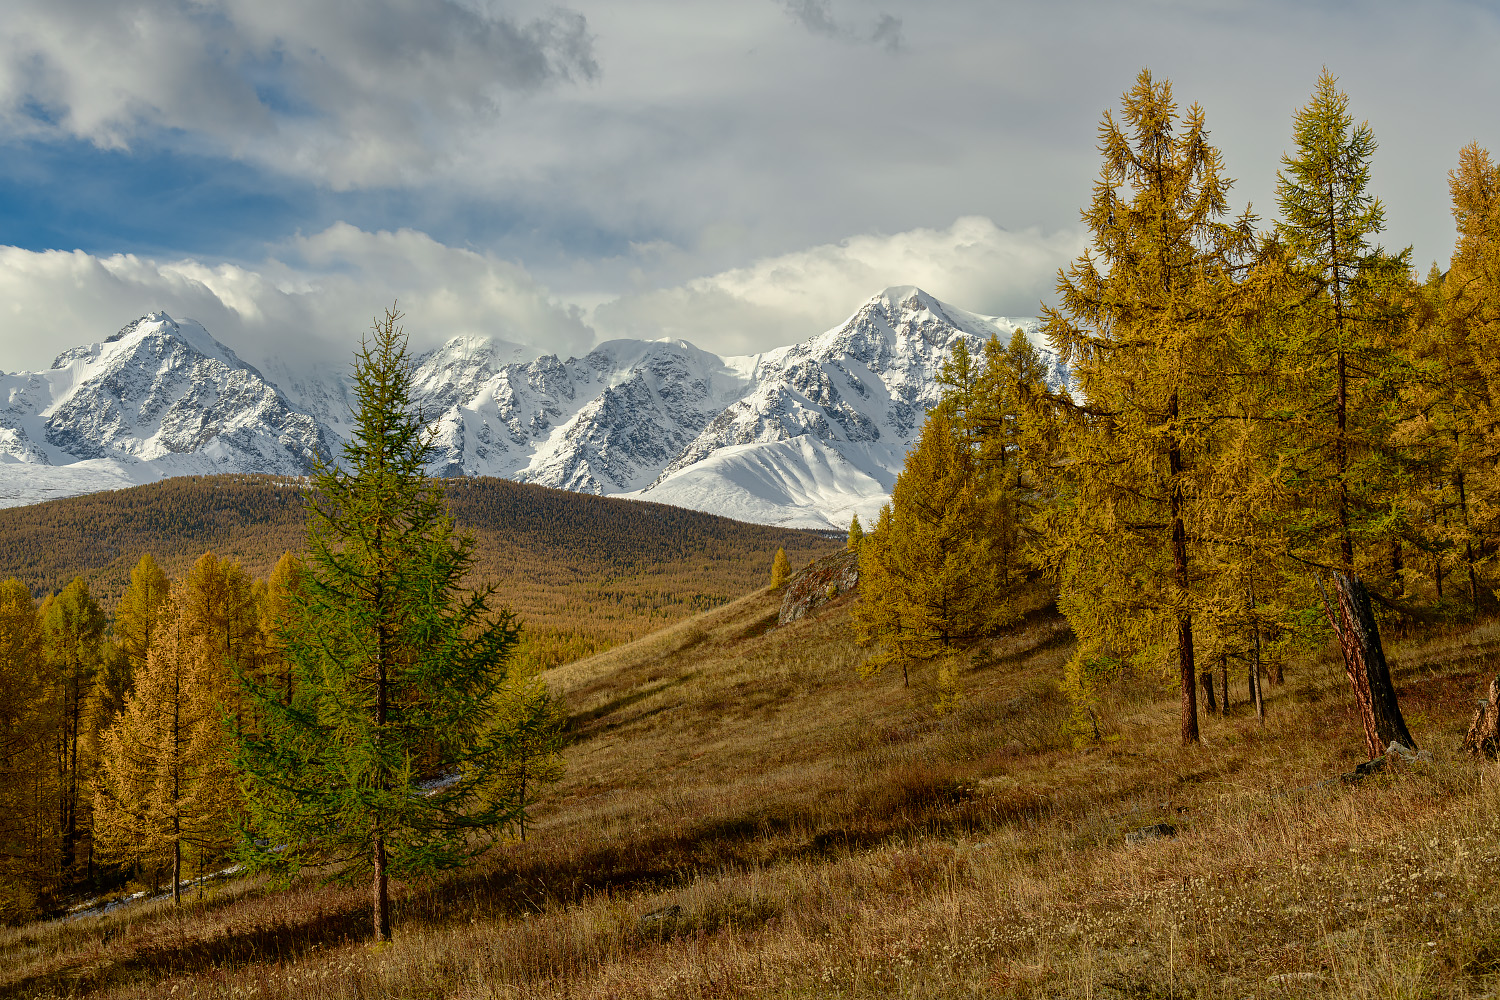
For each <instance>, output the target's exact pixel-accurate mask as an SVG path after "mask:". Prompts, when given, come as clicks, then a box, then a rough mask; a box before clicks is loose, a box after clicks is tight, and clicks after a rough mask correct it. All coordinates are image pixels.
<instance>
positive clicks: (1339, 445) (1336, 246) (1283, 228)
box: [1276, 69, 1408, 572]
mask: <svg viewBox="0 0 1500 1000" xmlns="http://www.w3.org/2000/svg"><path fill="white" fill-rule="evenodd" d="M1292 141H1293V143H1294V144H1295V146H1296V149H1295V151H1294V152H1291V153H1288V154H1286V155H1285V156H1283V157H1282V169H1281V170H1280V171H1279V172H1278V174H1277V185H1276V196H1277V204H1278V206H1279V209H1280V213H1281V218H1280V220H1279V222H1278V223H1277V226H1276V232H1277V235H1278V237H1279V238H1280V239H1281V240H1282V241H1283V242H1284V243H1285V245H1286V246H1287V248H1288V249H1289V250H1290V252H1291V255H1292V257H1293V259H1294V261H1295V262H1296V264H1297V265H1298V267H1299V270H1300V272H1301V274H1302V276H1303V277H1304V278H1305V282H1304V288H1303V290H1302V291H1301V293H1300V296H1299V298H1300V302H1299V306H1298V309H1297V318H1296V321H1295V322H1292V323H1289V324H1288V325H1287V327H1286V333H1287V334H1288V336H1290V337H1292V338H1294V343H1293V345H1292V346H1291V354H1292V355H1293V356H1294V359H1295V363H1293V364H1291V365H1288V367H1287V369H1286V370H1285V375H1286V378H1285V379H1284V380H1283V384H1282V386H1281V391H1282V392H1283V393H1285V394H1287V395H1288V397H1289V398H1290V400H1291V407H1290V410H1291V412H1292V414H1293V415H1294V416H1295V418H1296V419H1295V422H1294V423H1293V425H1292V427H1291V428H1289V432H1288V433H1287V435H1286V439H1287V441H1288V443H1289V447H1288V455H1289V457H1291V458H1293V459H1294V460H1293V461H1291V462H1289V463H1287V465H1286V470H1287V474H1288V477H1289V479H1288V482H1289V485H1290V486H1291V487H1292V488H1293V489H1295V490H1296V491H1297V493H1298V494H1299V496H1300V497H1301V502H1300V504H1299V505H1298V512H1299V522H1300V523H1298V524H1297V525H1296V526H1295V530H1296V533H1297V534H1298V535H1300V538H1294V539H1293V541H1294V543H1295V544H1296V546H1297V549H1298V550H1299V551H1298V554H1299V556H1300V557H1302V558H1304V559H1309V560H1312V561H1314V562H1323V563H1325V564H1327V563H1332V564H1335V565H1338V566H1340V567H1342V568H1343V570H1344V571H1345V572H1353V571H1354V570H1355V569H1356V568H1357V567H1356V561H1357V560H1356V557H1357V550H1358V549H1359V548H1360V547H1361V543H1364V544H1366V545H1373V544H1374V543H1375V542H1376V541H1377V540H1378V539H1379V538H1380V537H1381V536H1382V533H1383V532H1387V531H1388V530H1389V527H1390V518H1389V514H1390V502H1389V497H1390V485H1391V484H1390V478H1391V476H1392V475H1393V473H1394V470H1393V469H1392V468H1391V467H1390V464H1389V462H1388V458H1389V455H1388V453H1387V452H1386V451H1385V449H1383V447H1382V446H1383V444H1384V442H1385V441H1387V440H1388V439H1389V436H1390V427H1389V425H1388V423H1387V417H1388V415H1389V413H1390V408H1389V407H1388V406H1387V405H1385V404H1386V403H1387V402H1388V400H1389V398H1390V396H1391V394H1392V391H1393V386H1394V384H1395V383H1397V382H1398V381H1399V379H1400V378H1401V375H1400V373H1399V371H1398V369H1399V367H1400V365H1399V358H1398V357H1397V356H1396V354H1395V352H1394V351H1393V344H1392V342H1391V337H1390V334H1391V322H1392V318H1391V316H1390V310H1389V305H1390V295H1389V291H1390V286H1391V284H1392V283H1393V282H1399V281H1400V280H1402V279H1403V278H1404V277H1405V276H1406V273H1407V270H1408V268H1407V263H1406V259H1405V255H1404V254H1403V255H1400V256H1392V255H1390V254H1387V253H1386V252H1385V250H1384V249H1383V248H1382V247H1380V246H1379V245H1377V244H1374V243H1373V242H1372V241H1373V240H1374V239H1375V238H1376V237H1377V236H1378V235H1379V234H1380V232H1381V231H1382V230H1383V229H1384V226H1385V210H1384V207H1383V206H1382V205H1381V203H1380V200H1379V199H1378V198H1376V197H1375V196H1374V195H1372V194H1371V193H1370V191H1369V185H1370V164H1371V158H1372V157H1373V155H1374V152H1375V146H1376V144H1375V135H1374V132H1373V131H1372V130H1371V129H1370V127H1369V124H1368V123H1363V122H1362V123H1360V124H1358V125H1356V124H1355V122H1354V116H1353V115H1352V114H1351V112H1350V111H1349V99H1348V96H1347V95H1346V94H1345V93H1344V92H1343V91H1341V90H1339V89H1338V81H1337V80H1336V79H1335V78H1334V77H1333V75H1332V74H1330V73H1329V72H1328V71H1327V70H1326V69H1325V70H1324V71H1323V73H1322V75H1320V76H1319V77H1318V81H1317V84H1316V86H1315V87H1314V89H1313V94H1312V98H1311V100H1310V101H1309V102H1308V104H1307V105H1306V106H1305V107H1303V108H1302V109H1300V110H1299V111H1298V112H1297V116H1296V119H1295V122H1294V124H1293V129H1292ZM1382 494H1384V495H1382Z"/></svg>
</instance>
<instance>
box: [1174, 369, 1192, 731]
mask: <svg viewBox="0 0 1500 1000" xmlns="http://www.w3.org/2000/svg"><path fill="white" fill-rule="evenodd" d="M1177 408H1178V399H1177V393H1176V392H1175V391H1174V392H1173V393H1172V398H1171V400H1170V401H1169V403H1168V414H1169V416H1170V417H1171V419H1172V422H1173V424H1174V425H1175V423H1176V421H1177ZM1174 433H1175V431H1174ZM1167 464H1168V466H1169V467H1170V471H1171V475H1172V499H1171V504H1172V569H1173V575H1174V576H1175V578H1176V583H1177V592H1178V594H1179V595H1180V596H1181V597H1182V598H1183V599H1184V600H1185V599H1186V598H1187V591H1188V551H1187V526H1186V525H1185V524H1183V522H1182V472H1183V468H1182V449H1181V448H1180V447H1179V446H1178V444H1177V442H1176V440H1173V441H1172V443H1171V444H1170V446H1169V447H1168V448H1167ZM1177 666H1178V669H1179V670H1181V672H1182V679H1181V692H1182V745H1183V746H1188V745H1190V744H1193V743H1197V742H1198V685H1197V683H1196V681H1197V678H1196V677H1195V676H1194V673H1195V672H1196V670H1195V666H1194V664H1193V616H1192V613H1191V612H1187V611H1183V612H1180V613H1179V617H1178V619H1177Z"/></svg>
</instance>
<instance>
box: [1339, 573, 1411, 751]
mask: <svg viewBox="0 0 1500 1000" xmlns="http://www.w3.org/2000/svg"><path fill="white" fill-rule="evenodd" d="M1333 582H1334V587H1335V589H1336V590H1337V592H1338V605H1339V610H1338V620H1337V622H1335V621H1334V618H1333V612H1332V609H1331V608H1327V607H1326V606H1325V610H1327V611H1328V613H1329V622H1330V624H1333V626H1334V634H1335V635H1337V636H1338V637H1339V648H1340V649H1341V650H1342V651H1343V654H1344V671H1345V673H1346V674H1348V676H1349V684H1350V686H1351V687H1352V688H1353V689H1354V700H1355V701H1356V702H1358V703H1359V709H1360V718H1361V720H1362V721H1363V722H1364V727H1365V748H1366V749H1367V750H1368V751H1369V752H1370V758H1371V759H1372V760H1373V759H1374V758H1376V757H1379V756H1381V755H1382V754H1384V753H1385V749H1386V747H1388V746H1389V745H1390V744H1392V743H1400V744H1401V745H1402V746H1405V747H1408V748H1410V749H1412V750H1415V749H1417V742H1416V740H1414V739H1412V737H1411V733H1410V732H1409V731H1408V730H1407V728H1406V720H1405V719H1404V718H1402V716H1401V707H1400V705H1399V704H1397V702H1396V689H1395V687H1394V686H1393V685H1392V684H1391V672H1390V667H1389V666H1388V665H1387V664H1386V661H1385V650H1384V649H1383V648H1382V647H1381V645H1380V628H1379V626H1378V625H1376V623H1375V612H1374V610H1373V609H1372V608H1371V607H1370V595H1369V593H1368V592H1367V591H1366V590H1365V585H1364V584H1363V583H1361V582H1360V580H1359V577H1357V576H1354V575H1352V574H1350V575H1347V576H1346V575H1345V574H1343V573H1335V574H1334V575H1333ZM1321 585H1322V584H1321V582H1320V583H1319V586H1321ZM1325 601H1326V595H1325Z"/></svg>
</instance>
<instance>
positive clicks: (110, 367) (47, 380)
mask: <svg viewBox="0 0 1500 1000" xmlns="http://www.w3.org/2000/svg"><path fill="white" fill-rule="evenodd" d="M319 453H326V444H325V441H324V437H323V432H322V429H321V428H320V427H319V426H318V424H317V423H316V422H315V421H314V420H313V419H312V418H311V417H309V416H308V415H307V414H305V413H299V412H297V411H296V410H294V409H293V408H292V406H291V405H290V403H289V402H288V401H287V399H286V397H285V396H284V395H282V393H281V391H280V390H279V389H277V388H276V386H275V385H273V384H271V383H270V382H269V381H267V380H266V379H265V378H264V377H263V376H262V375H261V373H260V372H258V371H257V370H256V369H254V368H253V367H251V366H249V365H247V364H245V363H244V362H242V361H241V360H240V359H239V358H238V357H236V356H235V354H234V352H233V351H231V350H229V349H228V348H227V347H225V346H224V345H222V344H220V343H219V342H218V341H216V340H214V339H213V337H211V336H209V334H208V331H207V330H204V329H203V327H201V326H199V325H198V324H197V323H194V322H192V321H190V320H189V321H185V322H183V323H178V322H176V321H175V320H173V319H172V318H171V317H170V316H168V315H166V314H165V313H153V314H151V315H150V316H146V317H143V318H142V319H139V320H136V321H135V322H134V323H131V324H130V325H129V326H127V327H125V328H124V329H123V330H121V331H120V332H119V333H117V334H115V335H114V336H112V337H110V338H109V339H107V340H105V341H103V342H101V343H97V344H92V345H89V346H86V347H76V348H73V349H72V350H69V351H65V352H63V354H61V355H59V356H58V358H57V360H56V361H54V362H53V364H52V367H51V368H50V369H49V370H47V371H45V372H19V373H16V374H11V375H0V462H14V463H27V464H33V465H53V466H60V465H73V464H75V463H77V462H80V461H98V460H107V461H113V462H115V463H119V464H120V467H121V468H122V469H125V468H128V467H131V466H134V465H137V464H140V463H149V464H150V465H151V466H152V467H153V473H154V474H148V473H141V474H139V475H135V474H130V473H125V474H126V475H128V476H129V478H131V479H139V478H140V477H141V476H146V477H147V480H148V481H149V479H151V478H157V477H159V476H161V475H183V474H189V473H200V474H203V473H213V472H273V473H297V472H301V471H302V470H303V469H304V468H306V466H307V464H308V462H309V461H310V460H311V458H312V456H313V455H315V454H319ZM104 468H106V467H105V466H98V467H97V469H99V470H102V469H104ZM80 471H81V470H80ZM101 474H103V473H102V472H101Z"/></svg>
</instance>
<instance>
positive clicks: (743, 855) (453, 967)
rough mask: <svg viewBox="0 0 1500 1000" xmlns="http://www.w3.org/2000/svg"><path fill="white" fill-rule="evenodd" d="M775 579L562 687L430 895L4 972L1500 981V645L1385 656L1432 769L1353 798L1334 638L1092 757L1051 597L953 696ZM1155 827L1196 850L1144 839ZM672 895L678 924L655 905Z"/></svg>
mask: <svg viewBox="0 0 1500 1000" xmlns="http://www.w3.org/2000/svg"><path fill="white" fill-rule="evenodd" d="M778 599H779V598H778V595H775V594H770V593H765V592H762V593H759V594H755V595H751V596H750V597H748V598H746V599H744V600H741V601H739V602H736V603H734V604H731V605H729V606H726V607H724V608H720V609H717V610H715V611H713V612H710V613H708V614H707V615H704V616H700V617H699V618H696V619H693V620H690V621H687V622H683V623H680V624H678V625H674V626H671V627H669V628H668V629H665V630H663V631H661V632H659V633H656V634H654V635H652V636H649V637H647V638H646V639H644V640H641V641H639V642H637V643H634V644H632V645H630V646H625V647H619V648H616V649H613V650H611V651H609V652H606V653H604V654H601V655H600V656H597V657H594V658H592V659H590V660H584V661H580V662H577V663H573V664H570V665H568V666H565V667H562V668H559V669H557V670H555V671H552V672H551V673H550V674H549V678H550V680H551V682H552V683H553V685H554V687H555V688H556V689H557V690H558V691H559V693H561V694H562V695H563V696H564V697H565V699H566V700H567V703H568V705H569V708H570V711H571V714H572V724H571V738H572V743H571V745H570V747H569V750H568V764H569V770H568V774H567V777H566V778H565V779H564V781H563V782H562V784H561V785H560V786H558V788H557V789H556V790H555V794H554V796H553V798H552V799H551V801H550V802H549V804H548V805H547V806H546V807H545V808H544V809H543V810H542V813H541V815H539V817H538V822H537V825H536V826H535V828H534V829H533V830H532V832H531V833H530V835H529V838H528V840H527V841H526V842H525V843H510V844H508V845H505V846H504V847H503V848H500V849H497V850H496V851H494V852H492V854H491V855H490V856H489V857H488V858H486V859H485V861H484V862H483V863H482V864H480V865H478V866H476V867H475V868H473V869H472V870H469V871H466V872H462V873H457V874H455V875H453V876H451V877H449V878H448V879H446V880H444V881H442V882H439V883H436V884H433V885H428V886H417V887H407V888H406V889H405V890H404V891H403V892H402V893H401V894H400V896H399V901H398V903H397V907H396V914H395V917H396V938H395V940H394V942H392V943H391V944H389V945H387V946H383V947H380V948H372V947H371V946H369V945H368V944H366V943H365V939H366V935H367V924H368V922H369V920H368V915H367V907H368V901H367V898H366V897H367V893H366V892H365V891H364V890H363V888H362V887H352V888H340V887H319V886H317V885H312V884H308V885H304V886H301V887H298V888H294V889H292V890H290V891H287V892H281V893H278V892H270V891H267V890H265V889H263V888H259V887H254V886H248V885H239V886H229V887H226V888H223V889H220V890H216V891H215V892H214V894H213V895H211V897H210V898H208V899H206V900H205V901H203V902H202V903H198V902H196V901H194V902H192V903H190V905H189V906H187V907H185V909H184V912H183V913H182V914H180V915H179V914H174V913H172V912H171V909H170V907H169V906H164V905H162V904H150V905H148V906H144V907H138V908H136V909H134V910H129V909H127V910H122V911H120V912H118V913H114V914H110V915H107V916H104V917H95V918H85V919H82V920H78V921H75V922H72V923H54V924H49V925H40V926H32V927H26V928H16V929H11V930H8V931H4V932H0V990H7V991H9V992H10V993H14V994H19V995H47V994H56V995H69V994H82V993H96V994H99V995H105V996H118V997H139V998H151V1000H164V998H168V997H184V996H214V997H230V996H266V997H286V998H298V1000H303V998H306V1000H316V998H354V997H466V998H467V997H524V998H533V997H534V998H554V997H736V998H741V997H791V996H805V997H814V996H818V997H822V996H844V997H879V996H910V997H975V996H1037V997H1127V996H1128V997H1174V996H1175V997H1190V996H1202V997H1226V998H1227V997H1303V996H1340V997H1345V996H1347V997H1370V998H1376V997H1379V998H1397V997H1480V996H1486V995H1493V994H1494V993H1495V992H1496V991H1497V990H1500V927H1497V926H1496V923H1497V921H1496V916H1495V915H1496V913H1500V888H1497V887H1496V885H1495V881H1496V880H1495V878H1494V872H1495V871H1496V870H1500V808H1497V806H1500V780H1497V779H1500V774H1497V772H1496V770H1495V767H1494V765H1490V764H1485V765H1478V764H1475V763H1474V762H1472V761H1470V760H1468V759H1466V758H1462V757H1459V756H1457V755H1456V753H1455V750H1454V748H1455V747H1456V746H1457V744H1458V742H1459V739H1460V738H1461V735H1462V730H1463V728H1464V726H1465V725H1466V724H1467V722H1468V718H1469V714H1470V712H1471V710H1472V699H1473V697H1475V696H1476V693H1478V692H1479V691H1480V689H1481V688H1482V687H1483V686H1484V685H1485V684H1487V683H1488V680H1489V677H1490V676H1492V675H1493V673H1494V672H1495V671H1496V670H1497V669H1500V628H1496V627H1495V626H1486V627H1484V628H1481V629H1479V630H1476V631H1474V632H1472V633H1470V634H1467V635H1466V634H1462V633H1455V634H1452V635H1441V636H1436V637H1431V638H1428V639H1425V640H1411V641H1406V642H1401V643H1394V644H1392V647H1391V658H1392V661H1393V664H1394V672H1395V675H1396V678H1397V684H1398V690H1399V691H1400V694H1401V698H1402V705H1403V708H1404V710H1405V711H1406V715H1407V719H1408V722H1409V723H1410V725H1411V728H1412V730H1413V733H1414V735H1415V736H1416V738H1417V739H1418V741H1420V742H1421V743H1422V745H1423V747H1424V748H1426V749H1429V750H1431V751H1432V753H1433V755H1434V759H1433V761H1432V762H1431V763H1427V764H1421V765H1415V766H1409V767H1405V768H1398V769H1393V770H1392V771H1391V773H1389V774H1386V775H1382V776H1380V777H1378V778H1376V779H1373V780H1369V781H1366V782H1364V783H1361V784H1359V785H1357V786H1348V785H1345V784H1342V783H1340V782H1339V781H1338V780H1337V778H1338V776H1339V775H1340V774H1341V773H1344V772H1347V771H1349V770H1350V769H1351V768H1352V766H1353V764H1354V763H1356V762H1357V761H1358V759H1359V756H1358V748H1359V747H1360V746H1361V745H1362V738H1361V736H1360V735H1359V732H1358V728H1357V727H1358V723H1357V721H1356V719H1355V718H1354V716H1353V714H1352V712H1351V708H1350V702H1349V699H1348V697H1347V695H1346V693H1345V690H1344V687H1343V684H1344V682H1343V678H1342V668H1341V667H1339V666H1338V665H1337V664H1336V663H1334V662H1333V661H1332V659H1331V658H1329V657H1327V656H1318V657H1312V658H1309V660H1308V661H1306V662H1301V663H1293V664H1291V665H1289V668H1288V674H1287V683H1286V684H1285V685H1284V686H1282V687H1280V688H1271V687H1269V686H1268V687H1267V693H1268V695H1269V698H1268V719H1267V723H1266V726H1265V728H1264V729H1263V730H1262V729H1261V728H1260V727H1258V726H1257V724H1256V721H1255V719H1254V717H1253V715H1252V714H1251V713H1250V712H1249V710H1248V707H1247V706H1246V705H1244V704H1243V701H1244V698H1245V695H1244V693H1243V692H1240V693H1238V697H1239V698H1240V699H1241V703H1240V704H1238V705H1236V706H1235V708H1234V710H1233V711H1231V713H1230V714H1229V716H1228V717H1226V718H1220V717H1217V716H1214V717H1211V718H1206V719H1205V720H1204V721H1203V732H1204V745H1203V746H1201V747H1196V748H1190V749H1182V748H1179V747H1177V746H1176V745H1175V734H1176V731H1177V719H1176V697H1175V693H1174V692H1172V691H1171V690H1168V689H1166V688H1164V687H1158V686H1157V685H1154V684H1146V685H1141V684H1137V685H1134V686H1127V687H1121V688H1119V689H1117V690H1115V691H1113V692H1111V693H1110V695H1109V697H1108V698H1107V699H1106V708H1105V711H1104V712H1103V713H1102V714H1101V716H1100V729H1101V738H1100V739H1099V740H1098V741H1097V742H1096V741H1093V740H1092V739H1089V740H1085V741H1083V742H1082V743H1076V742H1075V734H1074V733H1072V732H1070V731H1069V730H1068V729H1067V722H1068V718H1069V712H1068V706H1067V705H1066V703H1065V701H1064V700H1063V699H1062V698H1061V696H1060V695H1059V694H1058V691H1057V686H1056V679H1057V678H1058V677H1059V676H1060V673H1061V665H1062V662H1063V661H1064V660H1065V658H1066V656H1067V655H1068V652H1069V639H1068V636H1067V633H1066V630H1065V629H1064V628H1062V627H1061V625H1060V623H1059V622H1058V621H1057V619H1056V618H1055V616H1053V615H1052V614H1051V613H1050V612H1049V611H1047V610H1046V609H1038V610H1037V611H1035V612H1034V613H1033V614H1032V615H1031V616H1029V617H1028V618H1027V619H1026V621H1025V622H1024V623H1023V624H1022V625H1021V626H1020V627H1019V628H1018V629H1017V630H1016V631H1015V632H1014V633H1012V634H1010V635H1007V636H1006V637H1003V638H1002V639H1001V640H1000V641H998V642H997V643H996V644H995V648H994V651H993V655H991V656H988V657H982V658H980V659H979V660H978V661H976V665H975V666H973V667H971V668H970V669H968V670H967V671H966V672H964V673H963V675H962V697H961V699H960V700H959V702H958V705H957V707H956V709H954V710H953V711H951V712H946V713H938V712H936V711H934V710H933V708H932V705H933V703H934V701H935V700H936V698H935V696H936V694H937V691H936V689H935V688H934V686H933V683H932V681H931V680H930V679H929V678H927V677H926V676H924V675H921V674H919V675H917V676H916V677H915V678H914V681H913V685H912V687H911V688H905V687H903V686H902V683H901V678H900V675H899V673H898V674H894V675H891V674H885V675H880V676H877V677H876V678H875V679H873V680H871V681H868V682H862V681H860V680H858V678H857V671H856V667H857V666H858V665H859V664H860V663H861V662H862V660H863V657H864V655H865V651H863V650H861V649H860V648H858V647H856V646H854V645H852V644H851V643H850V642H849V641H848V637H847V601H848V598H841V599H840V600H839V601H836V602H834V603H833V604H832V605H831V606H830V607H828V608H827V609H825V610H824V611H823V612H822V613H821V614H820V615H818V616H816V617H814V618H813V619H811V620H807V621H803V622H799V623H797V624H795V625H793V626H789V627H787V628H783V629H774V628H772V626H773V624H774V621H775V611H776V607H777V602H778ZM1155 823H1167V824H1170V825H1171V826H1173V827H1174V828H1175V829H1176V831H1177V833H1176V835H1175V836H1170V837H1163V838H1158V839H1154V840H1148V841H1144V842H1141V843H1137V844H1131V845H1127V843H1126V841H1125V834H1126V833H1128V832H1129V831H1131V830H1134V829H1139V828H1141V827H1145V826H1148V825H1151V824H1155ZM648 914H652V915H653V916H652V917H651V918H650V919H648V920H644V921H643V919H642V918H644V917H646V916H647V915H648Z"/></svg>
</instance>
